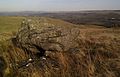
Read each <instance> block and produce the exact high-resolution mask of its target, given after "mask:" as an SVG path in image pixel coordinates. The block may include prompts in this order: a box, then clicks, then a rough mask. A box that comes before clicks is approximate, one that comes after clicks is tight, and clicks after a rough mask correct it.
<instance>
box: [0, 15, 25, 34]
mask: <svg viewBox="0 0 120 77" xmlns="http://www.w3.org/2000/svg"><path fill="white" fill-rule="evenodd" d="M23 18H24V17H10V16H0V33H1V32H2V33H3V32H14V31H17V29H18V27H19V26H20V23H21V21H22V19H23Z"/></svg>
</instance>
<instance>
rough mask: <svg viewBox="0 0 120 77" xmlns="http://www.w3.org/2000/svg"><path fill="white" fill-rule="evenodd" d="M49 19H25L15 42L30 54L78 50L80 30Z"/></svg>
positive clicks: (68, 24)
mask: <svg viewBox="0 0 120 77" xmlns="http://www.w3.org/2000/svg"><path fill="white" fill-rule="evenodd" d="M57 22H59V23H62V22H63V21H60V20H54V19H50V18H43V17H41V18H32V19H31V18H27V19H25V20H24V21H23V22H22V24H21V25H22V26H21V28H20V29H19V31H18V33H17V35H16V38H15V41H16V45H17V46H18V47H21V48H23V49H24V50H26V51H30V52H40V53H44V52H45V51H69V50H73V49H76V48H78V43H77V39H78V36H79V33H80V30H79V28H78V27H76V26H75V25H71V24H70V23H67V22H66V23H64V24H63V25H59V23H57Z"/></svg>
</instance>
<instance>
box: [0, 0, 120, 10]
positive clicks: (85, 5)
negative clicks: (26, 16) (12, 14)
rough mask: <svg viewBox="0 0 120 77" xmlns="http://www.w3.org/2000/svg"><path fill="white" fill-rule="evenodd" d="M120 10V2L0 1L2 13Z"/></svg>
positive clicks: (96, 0)
mask: <svg viewBox="0 0 120 77" xmlns="http://www.w3.org/2000/svg"><path fill="white" fill-rule="evenodd" d="M80 10H120V0H0V11H80Z"/></svg>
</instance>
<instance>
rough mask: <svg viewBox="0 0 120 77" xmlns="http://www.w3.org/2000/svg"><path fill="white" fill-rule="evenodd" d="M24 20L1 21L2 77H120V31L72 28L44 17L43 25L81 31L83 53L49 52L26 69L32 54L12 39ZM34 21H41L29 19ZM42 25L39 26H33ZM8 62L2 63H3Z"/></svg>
mask: <svg viewBox="0 0 120 77" xmlns="http://www.w3.org/2000/svg"><path fill="white" fill-rule="evenodd" d="M24 18H25V17H18V16H16V17H15V16H1V17H0V63H1V64H0V71H1V72H0V77H2V74H3V75H4V77H119V76H120V28H106V27H103V26H97V25H86V24H85V25H83V24H78V25H75V24H72V23H68V22H65V21H61V20H59V19H51V18H47V17H43V18H44V20H45V22H41V24H44V23H46V22H47V23H50V24H51V23H52V24H54V25H62V26H66V25H73V26H78V28H79V29H80V34H79V38H80V39H79V40H77V42H78V43H79V47H80V51H74V50H73V52H71V51H68V52H53V51H51V52H49V53H48V55H49V56H48V57H46V58H44V57H39V55H36V54H32V56H33V57H35V59H34V61H33V62H32V63H30V65H28V66H27V65H26V62H27V61H28V59H30V58H31V56H30V55H31V54H29V53H26V52H25V51H24V50H23V49H21V48H18V47H16V46H15V45H14V44H13V43H12V41H11V40H12V38H13V36H14V35H15V34H16V32H17V31H18V29H19V28H20V26H21V21H23V19H24ZM30 18H31V19H32V20H33V21H36V18H37V19H39V17H36V18H35V17H30ZM34 24H39V23H34ZM2 58H4V60H5V61H3V59H2Z"/></svg>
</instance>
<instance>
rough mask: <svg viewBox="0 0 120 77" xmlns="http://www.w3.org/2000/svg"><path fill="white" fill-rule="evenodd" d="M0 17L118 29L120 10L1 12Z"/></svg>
mask: <svg viewBox="0 0 120 77" xmlns="http://www.w3.org/2000/svg"><path fill="white" fill-rule="evenodd" d="M0 16H44V17H51V18H57V19H62V20H64V21H67V22H70V23H73V24H87V25H89V24H90V25H91V24H92V25H99V26H105V27H120V10H93V11H61V12H45V11H23V12H1V13H0Z"/></svg>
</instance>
